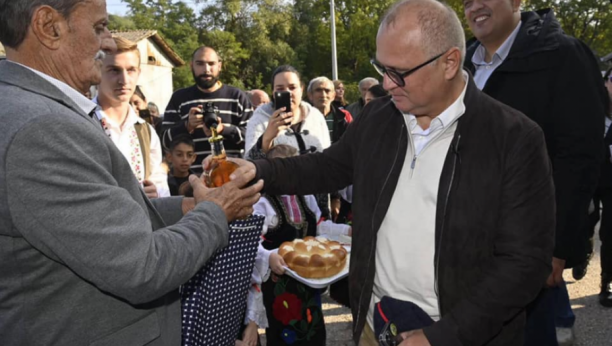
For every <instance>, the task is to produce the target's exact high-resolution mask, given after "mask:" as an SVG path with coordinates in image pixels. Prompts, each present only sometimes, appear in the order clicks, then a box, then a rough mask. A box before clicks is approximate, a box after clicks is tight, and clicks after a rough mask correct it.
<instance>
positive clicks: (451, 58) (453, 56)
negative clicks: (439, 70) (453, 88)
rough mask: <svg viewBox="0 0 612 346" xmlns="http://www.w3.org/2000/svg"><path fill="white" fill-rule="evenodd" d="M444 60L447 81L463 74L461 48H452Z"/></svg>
mask: <svg viewBox="0 0 612 346" xmlns="http://www.w3.org/2000/svg"><path fill="white" fill-rule="evenodd" d="M443 59H444V76H445V77H446V79H453V78H455V76H456V75H457V73H461V69H462V68H463V66H461V51H460V50H459V48H456V47H455V48H451V49H450V50H449V51H448V52H447V53H446V54H445V56H443Z"/></svg>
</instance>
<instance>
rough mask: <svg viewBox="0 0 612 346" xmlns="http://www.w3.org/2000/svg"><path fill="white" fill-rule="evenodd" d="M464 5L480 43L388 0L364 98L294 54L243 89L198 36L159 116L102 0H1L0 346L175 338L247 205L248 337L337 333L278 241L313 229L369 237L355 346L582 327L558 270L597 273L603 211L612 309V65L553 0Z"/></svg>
mask: <svg viewBox="0 0 612 346" xmlns="http://www.w3.org/2000/svg"><path fill="white" fill-rule="evenodd" d="M463 5H464V13H463V15H464V17H465V19H466V21H467V23H468V24H469V27H470V29H471V32H472V33H473V35H474V39H472V40H471V41H468V42H466V40H465V32H464V30H463V28H462V25H461V22H460V19H459V14H457V13H456V12H455V11H454V10H453V9H451V8H450V7H448V6H447V5H446V4H444V3H442V2H439V1H435V0H399V1H398V2H396V3H395V4H394V5H392V6H391V7H390V8H389V9H388V10H387V12H386V13H385V14H384V16H382V20H381V23H380V26H379V28H378V33H377V36H376V52H373V54H374V58H373V59H372V60H371V64H372V67H373V71H376V72H377V73H378V74H379V76H378V78H373V77H368V78H364V79H362V80H361V81H360V82H359V92H360V98H359V99H358V100H347V99H346V98H345V87H344V82H343V81H341V80H331V79H330V78H328V77H326V76H318V77H315V78H313V79H311V80H310V81H304V80H303V79H302V74H301V73H300V71H298V69H296V68H295V67H293V66H290V65H280V66H278V67H277V68H276V69H275V70H274V71H273V72H272V74H271V76H270V83H271V84H270V85H271V90H269V92H270V93H268V92H266V91H264V90H259V89H254V90H249V91H244V90H240V89H239V88H236V87H233V86H230V85H226V84H224V83H223V81H222V70H223V61H222V59H221V57H220V55H219V54H218V52H217V51H216V50H215V47H209V46H201V47H199V48H197V49H196V50H195V51H194V52H193V53H192V55H191V57H190V68H191V71H192V74H193V79H194V85H192V86H190V87H187V88H184V89H180V90H177V91H175V92H174V93H173V95H172V96H171V98H170V101H169V103H168V105H166V107H165V112H164V114H163V115H162V114H160V112H159V107H158V106H157V105H155V104H152V103H149V102H147V99H146V95H144V94H143V92H142V90H141V88H140V87H139V84H138V79H139V76H140V72H141V70H140V65H141V61H140V53H139V51H138V47H137V45H136V44H135V43H134V42H130V41H128V40H126V39H124V38H121V37H114V36H113V35H112V34H111V33H110V31H109V30H108V28H107V24H108V15H107V11H106V2H105V1H104V0H88V1H77V0H53V1H52V0H45V1H34V0H24V1H18V2H17V1H9V0H0V42H2V44H3V45H4V46H5V47H6V54H7V61H3V62H0V103H1V104H2V107H0V119H1V120H2V121H1V122H0V131H1V132H2V133H3V136H2V137H1V138H0V153H1V154H2V155H0V225H1V226H0V272H2V275H0V344H2V345H55V344H58V345H82V344H92V345H178V344H180V343H181V323H182V319H181V300H180V295H179V288H180V286H181V285H183V284H184V283H186V282H187V281H188V280H189V279H190V278H192V277H193V276H194V275H195V274H196V272H198V270H199V269H200V268H202V267H203V266H204V265H205V264H206V263H207V261H208V260H209V259H210V258H212V257H213V256H214V255H215V253H216V252H217V251H218V250H220V249H223V248H224V247H225V246H227V243H228V223H231V222H232V221H234V220H239V219H243V218H245V217H247V216H249V215H252V214H256V215H261V216H263V217H265V221H264V226H263V232H262V237H261V241H260V244H259V248H258V251H257V255H256V258H255V265H254V268H252V271H253V274H252V277H251V282H250V283H249V285H250V288H249V289H248V292H247V294H245V297H244V300H245V314H244V320H243V321H240V322H241V324H242V325H243V327H242V328H241V330H240V333H239V335H236V345H248V346H256V345H259V344H260V340H259V334H258V329H260V328H265V329H266V340H267V344H268V345H313V346H317V345H321V346H323V345H325V344H326V339H327V336H326V329H325V322H324V319H323V311H322V306H321V294H322V293H323V291H324V290H325V289H315V288H311V287H308V286H307V285H305V284H303V283H301V282H299V281H297V280H295V279H292V278H291V277H289V276H287V275H285V274H286V273H285V269H286V263H285V262H284V260H283V258H282V257H281V256H279V255H278V254H277V253H276V252H275V251H274V250H275V249H277V248H278V247H279V246H280V244H282V243H283V242H285V241H292V240H294V239H299V238H304V237H306V236H318V235H336V236H344V237H351V239H352V241H351V243H352V246H351V261H350V268H349V275H348V278H347V279H345V280H343V281H340V282H339V283H337V284H335V285H334V286H332V287H331V288H330V294H331V296H332V298H333V299H336V300H337V301H338V302H340V303H341V304H344V305H346V306H348V307H350V309H351V312H352V317H353V328H352V336H353V340H354V342H355V343H356V344H357V345H365V346H370V345H372V346H374V345H401V346H428V345H432V346H447V345H448V346H451V345H469V346H480V345H483V346H484V345H487V346H497V345H500V346H501V345H508V346H510V345H513V346H523V345H524V346H541V345H544V346H557V345H559V344H560V343H564V342H565V341H566V340H565V339H571V338H572V337H573V336H572V328H573V324H574V320H575V316H574V314H573V312H572V308H571V305H570V300H569V295H568V292H567V288H566V284H565V282H564V280H563V276H562V274H563V271H564V270H565V269H567V268H572V273H573V276H574V278H576V279H577V280H580V279H581V278H582V277H584V276H585V274H586V268H587V266H588V263H589V260H590V258H591V256H592V253H593V252H594V249H593V243H594V242H593V237H594V230H595V228H596V225H597V224H598V222H599V221H600V220H601V223H600V228H599V233H600V238H601V241H602V245H601V268H602V272H601V293H600V295H599V302H600V304H601V305H603V306H605V307H612V221H611V219H610V218H611V217H612V215H611V214H610V211H609V210H612V209H611V207H610V206H611V205H612V200H610V198H612V159H611V158H610V157H611V152H612V134H611V133H610V131H608V130H609V127H610V124H611V123H612V120H610V119H612V111H611V109H612V76H611V71H612V69H608V70H607V71H606V72H605V73H604V74H603V79H602V73H601V71H600V68H599V65H598V62H597V60H596V58H595V56H594V54H593V53H592V51H591V50H590V49H589V47H588V46H587V45H586V44H585V43H583V42H581V41H580V40H578V39H576V38H573V37H571V36H568V35H566V34H565V33H564V32H563V31H562V30H561V26H560V25H559V22H558V21H557V19H556V18H555V15H554V13H553V12H552V11H551V10H549V9H546V10H540V11H536V12H522V11H521V8H520V6H521V0H469V1H464V4H463ZM92 86H96V87H95V92H93V97H92V98H89V97H87V96H86V95H91V94H92V93H91V87H92ZM283 93H288V94H289V100H288V103H286V104H281V103H280V102H281V99H280V96H278V95H281V94H283ZM349 101H354V102H352V103H350V102H349ZM211 107H212V108H211ZM210 109H214V110H215V117H216V118H217V121H216V125H215V126H216V127H214V128H209V127H208V126H207V125H206V124H205V120H204V113H205V112H207V111H209V110H210ZM214 134H219V135H221V136H223V146H224V148H225V152H226V154H227V156H228V157H231V159H230V160H232V161H233V162H234V163H236V165H237V166H238V169H237V170H236V171H235V172H234V173H233V174H232V180H231V181H230V182H229V183H227V184H225V185H223V186H221V187H216V188H212V187H209V186H206V185H205V184H204V183H203V181H202V179H201V178H200V177H201V175H202V173H203V172H204V171H205V170H207V169H208V168H209V167H210V165H211V158H210V155H211V153H212V148H211V142H209V139H210V138H211V137H213V135H214ZM295 306H298V307H299V308H295ZM288 316H289V317H288ZM297 322H300V323H297Z"/></svg>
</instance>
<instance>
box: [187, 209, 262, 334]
mask: <svg viewBox="0 0 612 346" xmlns="http://www.w3.org/2000/svg"><path fill="white" fill-rule="evenodd" d="M264 219H265V218H264V217H263V216H257V215H254V216H251V217H249V218H248V219H246V220H238V221H234V222H232V223H231V224H230V225H229V244H228V246H227V247H225V248H223V249H221V250H219V252H217V253H216V254H215V256H213V257H212V258H211V259H210V260H209V261H208V263H206V266H204V268H202V269H200V271H199V272H198V273H197V274H196V275H195V276H194V277H193V278H191V280H189V281H188V282H187V283H186V284H184V285H183V286H182V287H181V306H182V313H183V323H182V324H183V326H182V330H183V337H182V344H183V345H186V346H233V345H234V344H235V342H236V338H237V336H238V334H239V331H240V327H241V326H242V322H243V321H244V316H245V314H246V301H247V293H248V289H249V287H250V285H251V274H252V272H253V266H254V264H255V256H256V255H257V246H258V244H259V240H260V237H261V233H262V230H263V223H264Z"/></svg>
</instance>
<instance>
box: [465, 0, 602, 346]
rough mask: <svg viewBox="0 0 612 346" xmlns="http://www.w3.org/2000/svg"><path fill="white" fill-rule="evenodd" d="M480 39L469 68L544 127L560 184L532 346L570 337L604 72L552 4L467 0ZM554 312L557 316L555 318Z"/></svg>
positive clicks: (533, 313)
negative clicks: (567, 278) (537, 6)
mask: <svg viewBox="0 0 612 346" xmlns="http://www.w3.org/2000/svg"><path fill="white" fill-rule="evenodd" d="M463 5H464V12H465V18H466V21H467V22H468V24H469V26H470V28H471V30H472V32H473V33H474V35H475V37H476V39H477V40H478V41H476V42H475V43H474V44H472V45H471V46H470V47H469V49H468V54H467V59H466V64H465V65H466V68H468V69H469V70H470V71H471V72H472V73H473V74H474V80H475V81H476V84H477V85H478V88H479V89H481V90H482V91H484V92H485V93H487V94H488V95H489V96H491V97H493V98H495V99H497V100H499V101H501V102H503V103H505V104H507V105H509V106H510V107H513V108H515V109H517V110H519V111H521V112H522V113H524V114H525V115H527V116H528V117H529V118H530V119H532V120H533V121H535V122H536V123H537V124H538V125H539V126H540V127H541V128H542V130H543V131H544V135H545V137H546V148H547V150H548V155H549V157H550V160H551V162H552V166H553V168H554V169H553V179H554V182H555V199H556V205H557V211H556V215H557V216H556V220H557V221H556V232H555V249H554V255H553V257H552V258H551V262H552V268H553V270H552V272H551V273H550V275H549V277H548V279H547V280H545V281H543V282H542V287H543V288H544V286H546V287H547V288H546V289H543V290H542V292H541V294H540V296H539V297H538V299H537V300H536V301H535V302H534V304H532V306H531V307H530V308H529V309H528V311H529V312H528V320H527V334H526V345H534V346H536V345H552V346H554V345H556V344H557V335H556V333H555V323H556V324H557V327H561V329H560V330H559V342H562V343H563V344H566V343H571V339H572V338H573V337H572V330H571V327H572V326H573V324H574V319H575V317H574V315H573V313H572V310H571V307H570V303H569V296H568V293H567V289H566V287H565V282H564V281H563V270H564V269H565V268H572V267H574V266H576V265H580V264H581V263H583V262H585V259H586V257H587V248H586V246H584V245H583V244H585V243H586V240H585V238H586V237H587V236H586V235H585V234H582V233H583V231H582V230H584V229H586V225H587V223H588V218H587V214H588V207H589V201H590V199H591V197H592V196H593V193H594V191H595V187H596V185H597V181H598V180H597V176H598V174H599V167H600V162H601V159H602V147H603V125H604V121H603V119H604V110H603V107H604V101H603V96H604V94H603V91H604V89H603V86H602V81H601V74H600V72H599V69H598V63H597V61H596V59H595V57H594V56H593V53H592V52H591V50H590V49H589V47H587V46H586V45H585V44H584V43H582V42H580V41H579V40H577V39H576V38H573V37H570V36H567V35H565V33H564V32H563V31H562V30H561V25H560V24H559V22H558V21H557V20H556V19H555V15H554V13H553V11H552V10H550V9H546V10H541V11H537V12H524V13H521V11H520V5H521V0H466V1H463ZM555 313H556V314H557V316H556V317H557V318H556V321H555Z"/></svg>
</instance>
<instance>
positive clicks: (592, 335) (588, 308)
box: [259, 244, 612, 346]
mask: <svg viewBox="0 0 612 346" xmlns="http://www.w3.org/2000/svg"><path fill="white" fill-rule="evenodd" d="M599 246H600V244H597V245H596V254H595V256H593V259H592V260H591V264H590V265H589V269H588V272H587V275H586V276H585V277H584V278H583V279H582V280H580V281H577V282H576V281H575V280H574V279H573V278H572V271H571V270H566V271H565V273H564V277H565V280H566V281H567V289H568V291H569V294H570V301H571V304H572V309H574V313H575V314H576V325H575V326H574V332H575V336H576V339H575V342H574V344H573V346H612V308H610V309H605V308H603V307H602V306H601V305H599V302H598V300H597V295H598V294H599V284H600V276H599V275H600V273H601V267H600V265H599ZM323 313H324V314H325V324H326V328H327V345H329V346H332V345H333V346H354V343H353V342H352V340H351V327H352V320H353V319H352V317H351V312H350V310H349V309H347V308H345V307H342V306H340V305H338V304H336V303H335V302H334V301H333V300H331V299H330V298H329V296H327V295H324V296H323ZM259 334H260V335H261V339H262V340H261V341H262V345H263V346H266V340H265V339H266V336H265V331H264V330H263V329H261V330H260V331H259ZM270 346H274V345H270Z"/></svg>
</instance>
